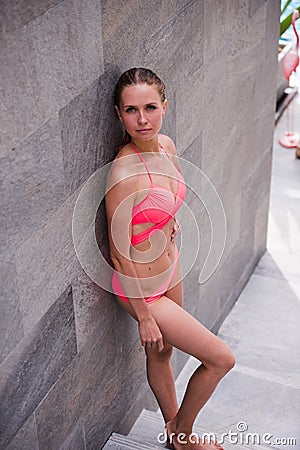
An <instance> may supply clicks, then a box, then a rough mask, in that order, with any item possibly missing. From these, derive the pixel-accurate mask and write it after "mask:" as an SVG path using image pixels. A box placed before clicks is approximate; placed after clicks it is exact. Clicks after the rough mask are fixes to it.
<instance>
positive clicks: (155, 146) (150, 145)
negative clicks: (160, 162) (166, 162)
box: [131, 137, 160, 153]
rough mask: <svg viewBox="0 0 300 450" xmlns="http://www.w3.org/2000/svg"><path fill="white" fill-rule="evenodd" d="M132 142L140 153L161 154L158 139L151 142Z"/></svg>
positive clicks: (132, 140)
mask: <svg viewBox="0 0 300 450" xmlns="http://www.w3.org/2000/svg"><path fill="white" fill-rule="evenodd" d="M131 142H132V143H133V145H135V147H136V148H137V149H138V151H139V152H140V153H146V152H153V153H155V152H156V153H160V147H159V143H158V137H156V138H155V139H151V140H149V141H135V140H134V139H131Z"/></svg>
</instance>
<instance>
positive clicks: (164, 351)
mask: <svg viewBox="0 0 300 450" xmlns="http://www.w3.org/2000/svg"><path fill="white" fill-rule="evenodd" d="M114 101H115V109H116V112H117V114H118V117H119V119H120V121H121V123H122V126H123V127H124V129H125V133H126V143H124V145H123V146H122V147H121V148H120V149H119V152H118V154H117V156H116V158H115V160H114V162H113V165H112V168H111V171H110V174H109V177H108V181H107V194H106V211H107V218H108V230H109V243H110V254H111V259H112V262H113V264H114V267H115V272H114V275H113V279H112V288H113V290H114V293H115V295H116V299H117V301H118V302H119V304H120V305H121V306H122V307H123V308H124V309H125V310H126V311H127V312H128V313H129V314H130V315H131V316H132V317H133V318H134V319H136V320H137V322H138V329H139V334H140V339H141V344H142V345H143V346H144V347H145V352H146V357H147V378H148V382H149V384H150V387H151V389H152V391H153V393H154V395H155V397H156V399H157V401H158V404H159V407H160V409H161V411H162V414H163V417H164V420H165V423H166V430H167V434H168V436H169V440H168V447H169V448H175V449H176V450H179V449H184V450H198V449H206V448H210V449H211V448H215V449H218V450H219V449H220V448H222V447H221V445H220V444H218V443H208V442H200V443H197V442H195V438H193V437H192V436H191V434H192V427H193V423H194V421H195V418H196V416H197V414H198V413H199V411H200V409H201V408H202V407H203V405H204V404H205V403H206V402H207V400H208V399H209V397H210V396H211V394H212V392H213V391H214V389H215V387H216V386H217V384H218V382H219V381H220V380H221V378H222V377H223V376H224V375H225V374H226V373H227V372H228V371H229V370H230V369H231V368H232V367H233V366H234V357H233V354H232V352H231V350H230V349H229V347H228V346H227V345H226V344H225V343H224V342H223V341H221V340H220V339H219V338H218V337H217V336H215V335H214V334H213V333H211V332H210V331H209V330H207V329H206V328H205V327H204V326H203V325H202V324H201V323H199V322H198V321H197V320H196V319H195V318H194V317H192V316H191V315H190V314H189V313H188V312H186V311H185V310H184V309H183V308H182V297H183V290H182V274H181V266H180V260H179V255H178V251H177V246H176V243H175V240H174V238H175V236H176V234H177V231H178V225H177V223H176V220H175V213H176V211H177V210H178V209H179V207H180V206H181V204H182V203H183V201H184V197H185V184H184V180H183V176H182V174H181V169H180V166H179V164H178V161H177V160H176V149H175V146H174V143H173V141H172V140H171V139H170V138H169V137H168V136H165V135H163V134H159V131H160V129H161V126H162V121H163V118H164V116H165V113H166V108H167V100H166V98H165V86H164V83H163V82H162V81H161V80H160V79H159V78H158V76H157V75H156V74H155V73H154V72H152V71H151V70H149V69H143V68H133V69H130V70H128V71H126V72H125V73H123V75H122V76H121V77H120V79H119V81H118V83H117V85H116V88H115V93H114ZM173 346H175V347H177V348H179V349H180V350H182V351H184V352H186V353H188V354H189V355H193V356H194V357H195V358H198V359H199V361H201V363H202V364H201V365H200V366H199V367H198V368H197V369H196V371H195V372H194V373H193V375H192V376H191V378H190V380H189V383H188V386H187V389H186V392H185V396H184V398H183V401H182V403H181V405H180V407H178V404H177V400H176V393H175V387H174V377H173V373H172V367H171V364H170V358H171V354H172V349H173ZM180 433H182V434H181V435H179V434H180ZM184 436H185V438H184Z"/></svg>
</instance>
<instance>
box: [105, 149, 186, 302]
mask: <svg viewBox="0 0 300 450" xmlns="http://www.w3.org/2000/svg"><path fill="white" fill-rule="evenodd" d="M130 145H131V146H132V148H133V149H134V151H135V152H136V153H137V154H138V155H139V157H140V159H141V161H142V162H143V163H144V165H145V168H146V170H147V173H148V177H149V181H150V188H149V192H148V194H147V196H146V198H144V200H142V201H141V202H140V203H138V204H137V205H135V206H134V207H133V209H132V225H137V224H141V223H148V222H150V223H153V225H152V226H150V227H149V228H147V230H145V231H142V232H141V233H138V234H136V235H134V236H132V237H131V245H133V246H134V245H136V244H139V243H140V242H143V241H145V240H146V239H148V238H149V236H150V234H153V233H156V232H157V231H159V230H161V229H162V228H163V227H164V226H165V225H166V224H167V223H168V222H169V220H171V219H172V218H174V216H175V214H176V212H177V211H178V209H179V208H180V206H181V205H182V203H183V201H184V198H185V195H186V187H185V182H184V179H183V176H182V175H181V173H180V172H179V171H178V170H177V169H176V171H177V192H176V194H175V195H174V194H173V193H172V192H171V191H169V190H168V189H165V188H163V187H162V186H158V185H156V184H154V183H153V181H152V177H151V174H150V172H149V169H148V166H147V164H146V161H145V160H144V158H143V157H142V155H141V154H140V152H139V151H138V149H137V148H136V147H135V146H134V145H133V144H132V142H131V143H130ZM159 146H160V147H161V148H163V147H162V146H161V145H160V144H159ZM165 154H166V155H167V157H168V158H169V159H170V157H169V155H168V153H167V152H166V151H165ZM170 161H171V159H170ZM172 164H173V163H172ZM176 250H177V249H176ZM177 257H178V255H177V256H176V260H177ZM175 268H176V264H175V263H174V265H173V269H172V271H171V275H170V277H169V279H167V281H166V282H165V283H164V284H163V285H162V286H161V287H160V288H159V289H157V290H156V291H155V292H153V293H152V294H151V296H149V297H146V298H145V300H146V303H151V302H153V301H155V300H158V299H159V298H160V297H162V296H163V295H164V294H165V292H166V291H167V290H168V287H169V285H170V283H171V280H172V278H173V275H174V271H175ZM112 288H113V291H114V293H115V294H116V295H117V296H118V297H120V298H121V299H122V300H124V301H125V302H127V303H129V300H128V298H127V296H126V294H125V292H124V290H123V288H122V285H121V283H120V281H119V278H118V275H117V271H114V273H113V277H112Z"/></svg>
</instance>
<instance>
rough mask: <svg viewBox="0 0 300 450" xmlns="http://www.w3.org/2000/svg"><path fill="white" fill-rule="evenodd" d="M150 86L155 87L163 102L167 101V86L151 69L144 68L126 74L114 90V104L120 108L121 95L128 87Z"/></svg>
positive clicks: (130, 70)
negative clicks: (136, 85)
mask: <svg viewBox="0 0 300 450" xmlns="http://www.w3.org/2000/svg"><path fill="white" fill-rule="evenodd" d="M144 83H145V84H149V85H150V86H155V87H156V88H157V90H158V93H159V95H160V98H161V101H162V102H164V101H165V99H166V95H165V84H164V82H163V81H162V80H161V79H160V78H159V77H158V76H157V75H156V73H154V72H153V71H152V70H151V69H145V68H143V67H133V68H132V69H129V70H126V72H124V73H123V74H122V75H121V76H120V78H119V80H118V82H117V84H116V87H115V90H114V104H115V106H117V107H118V108H120V103H121V94H122V91H123V89H124V88H125V87H126V86H134V85H135V84H144Z"/></svg>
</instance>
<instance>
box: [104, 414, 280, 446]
mask: <svg viewBox="0 0 300 450" xmlns="http://www.w3.org/2000/svg"><path fill="white" fill-rule="evenodd" d="M194 432H195V433H196V434H197V435H198V436H200V437H201V436H203V435H204V434H206V436H208V437H209V436H212V431H211V430H208V429H204V428H203V427H202V428H201V430H200V429H197V428H195V429H194ZM214 437H215V438H216V439H217V440H218V441H219V442H221V441H222V436H221V435H220V434H215V435H214ZM242 439H243V440H242ZM165 441H166V435H165V432H164V424H163V420H162V417H161V415H160V414H159V413H155V412H152V411H148V410H145V409H144V410H143V411H142V413H141V414H140V416H139V417H138V419H137V420H136V422H135V424H134V425H133V427H132V429H131V431H130V432H129V434H128V436H123V435H120V434H117V433H113V434H112V436H111V437H110V439H109V440H108V442H107V443H106V444H105V446H104V447H103V450H128V449H131V450H162V449H163V448H165ZM222 444H223V445H224V448H225V450H258V449H260V450H267V449H268V450H270V446H266V445H261V444H258V443H257V441H256V442H252V441H251V440H250V441H248V444H247V442H246V433H243V432H241V433H239V434H238V435H236V436H232V437H231V438H229V437H225V439H224V442H222ZM271 448H272V447H271Z"/></svg>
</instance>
